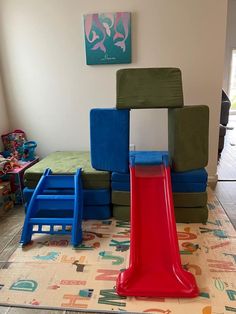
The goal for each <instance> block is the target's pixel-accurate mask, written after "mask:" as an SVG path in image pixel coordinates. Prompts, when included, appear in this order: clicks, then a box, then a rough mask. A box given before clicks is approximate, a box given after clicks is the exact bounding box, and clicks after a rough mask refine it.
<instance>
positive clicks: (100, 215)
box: [36, 205, 111, 220]
mask: <svg viewBox="0 0 236 314" xmlns="http://www.w3.org/2000/svg"><path fill="white" fill-rule="evenodd" d="M54 216H55V212H53V211H52V210H51V211H50V210H41V211H39V212H38V213H37V214H36V217H37V218H40V217H43V218H53V217H54ZM72 216H73V211H72V210H71V211H70V210H67V211H66V210H60V218H71V217H72ZM82 217H83V219H96V220H97V219H99V220H101V219H108V218H110V217H111V208H110V206H109V205H98V206H84V208H83V215H82ZM57 218H58V212H57Z"/></svg>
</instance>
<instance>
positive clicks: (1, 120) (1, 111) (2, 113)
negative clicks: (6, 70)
mask: <svg viewBox="0 0 236 314" xmlns="http://www.w3.org/2000/svg"><path fill="white" fill-rule="evenodd" d="M8 131H9V120H8V115H7V109H6V103H5V98H4V93H3V87H2V80H1V76H0V135H1V134H4V133H6V132H8ZM2 149H3V147H2V140H1V138H0V151H1V150H2Z"/></svg>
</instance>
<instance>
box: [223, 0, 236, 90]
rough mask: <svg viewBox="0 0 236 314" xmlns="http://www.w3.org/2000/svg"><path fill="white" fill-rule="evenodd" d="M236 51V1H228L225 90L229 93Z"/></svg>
mask: <svg viewBox="0 0 236 314" xmlns="http://www.w3.org/2000/svg"><path fill="white" fill-rule="evenodd" d="M233 49H236V1H235V0H228V16H227V31H226V45H225V65H224V81H223V88H224V89H225V91H226V92H227V93H229V88H230V74H231V71H230V69H231V59H232V50H233Z"/></svg>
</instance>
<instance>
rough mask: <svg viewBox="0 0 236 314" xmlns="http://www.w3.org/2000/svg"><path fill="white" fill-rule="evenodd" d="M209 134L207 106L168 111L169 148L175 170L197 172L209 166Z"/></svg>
mask: <svg viewBox="0 0 236 314" xmlns="http://www.w3.org/2000/svg"><path fill="white" fill-rule="evenodd" d="M208 133H209V108H208V107H207V106H204V105H196V106H185V107H183V108H174V109H169V110H168V147H169V153H170V158H171V161H172V168H173V170H175V171H188V170H195V169H199V168H204V167H205V166H206V165H207V163H208Z"/></svg>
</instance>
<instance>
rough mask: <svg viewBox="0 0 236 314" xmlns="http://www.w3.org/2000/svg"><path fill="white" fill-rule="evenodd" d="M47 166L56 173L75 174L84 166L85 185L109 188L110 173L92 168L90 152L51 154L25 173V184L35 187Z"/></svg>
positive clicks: (83, 179)
mask: <svg viewBox="0 0 236 314" xmlns="http://www.w3.org/2000/svg"><path fill="white" fill-rule="evenodd" d="M46 168H50V169H51V170H52V172H53V173H54V174H74V173H75V172H76V169H78V168H82V182H83V187H84V188H87V189H90V188H91V189H92V188H109V187H110V173H109V172H108V171H97V170H95V169H93V168H92V166H91V163H90V153H89V152H73V151H71V152H70V151H58V152H53V153H51V154H49V155H48V156H47V157H45V158H43V159H42V160H40V161H39V162H38V163H36V164H35V165H34V166H32V167H31V168H28V169H27V170H26V171H25V173H24V184H25V186H26V187H28V188H35V186H36V185H37V183H38V181H39V179H40V177H41V175H42V174H43V172H44V170H45V169H46Z"/></svg>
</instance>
